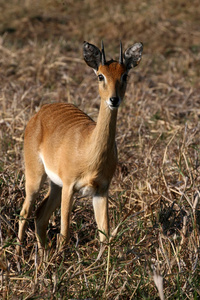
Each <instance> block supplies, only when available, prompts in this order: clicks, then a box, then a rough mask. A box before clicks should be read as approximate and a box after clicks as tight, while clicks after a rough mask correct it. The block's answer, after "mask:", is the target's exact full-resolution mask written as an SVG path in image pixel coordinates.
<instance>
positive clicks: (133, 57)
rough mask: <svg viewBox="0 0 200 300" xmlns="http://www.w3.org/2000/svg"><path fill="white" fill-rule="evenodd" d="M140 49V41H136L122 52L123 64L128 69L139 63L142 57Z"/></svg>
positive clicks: (141, 48) (141, 49)
mask: <svg viewBox="0 0 200 300" xmlns="http://www.w3.org/2000/svg"><path fill="white" fill-rule="evenodd" d="M142 51H143V44H142V43H136V44H134V45H133V46H131V47H129V48H128V49H127V50H126V51H125V53H124V58H125V65H126V68H127V70H128V71H129V70H130V69H131V68H134V67H136V66H137V65H138V64H139V62H140V60H141V57H142Z"/></svg>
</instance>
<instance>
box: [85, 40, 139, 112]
mask: <svg viewBox="0 0 200 300" xmlns="http://www.w3.org/2000/svg"><path fill="white" fill-rule="evenodd" d="M101 48H102V49H101V51H100V50H99V49H98V48H97V47H96V46H94V45H92V44H90V43H88V42H84V44H83V56H84V60H85V62H86V63H87V65H88V66H89V67H91V68H93V69H94V71H95V73H96V75H97V77H98V81H99V94H100V96H101V99H102V100H103V101H105V102H106V104H107V105H108V107H109V108H110V109H111V110H113V109H117V108H118V107H119V105H120V103H121V101H122V99H123V97H124V94H125V91H126V85H127V78H128V72H129V71H130V69H132V68H133V67H136V66H137V65H138V64H139V62H140V60H141V56H142V51H143V45H142V43H136V44H134V45H132V46H131V47H129V48H128V49H127V50H126V51H125V52H124V54H123V51H122V44H121V43H120V55H119V61H115V60H109V61H106V56H105V52H104V45H103V42H102V47H101Z"/></svg>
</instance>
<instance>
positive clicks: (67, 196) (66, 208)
mask: <svg viewBox="0 0 200 300" xmlns="http://www.w3.org/2000/svg"><path fill="white" fill-rule="evenodd" d="M72 196H73V189H72V188H70V187H69V186H63V188H62V200H61V229H60V238H59V240H58V248H61V247H62V244H63V243H67V242H68V241H69V226H70V216H71V210H72V202H73V197H72Z"/></svg>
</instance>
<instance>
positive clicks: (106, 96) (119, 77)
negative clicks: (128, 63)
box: [96, 61, 128, 110]
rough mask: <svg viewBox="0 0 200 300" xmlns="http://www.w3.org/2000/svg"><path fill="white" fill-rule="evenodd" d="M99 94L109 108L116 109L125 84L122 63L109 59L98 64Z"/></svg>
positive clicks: (121, 97) (126, 75) (123, 92)
mask: <svg viewBox="0 0 200 300" xmlns="http://www.w3.org/2000/svg"><path fill="white" fill-rule="evenodd" d="M96 74H97V77H98V81H99V94H100V96H101V99H102V100H103V101H105V102H106V103H107V105H108V107H109V108H110V109H112V110H113V109H117V108H118V107H119V105H120V103H121V101H122V99H123V98H124V94H125V90H126V85H127V77H128V74H127V70H126V67H125V65H124V64H119V63H118V62H116V61H111V62H108V63H106V64H105V65H100V66H99V68H98V71H97V72H96Z"/></svg>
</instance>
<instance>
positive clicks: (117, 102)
mask: <svg viewBox="0 0 200 300" xmlns="http://www.w3.org/2000/svg"><path fill="white" fill-rule="evenodd" d="M110 102H111V103H112V105H113V106H114V107H116V106H118V105H119V98H118V97H111V98H110Z"/></svg>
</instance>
